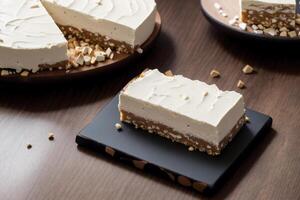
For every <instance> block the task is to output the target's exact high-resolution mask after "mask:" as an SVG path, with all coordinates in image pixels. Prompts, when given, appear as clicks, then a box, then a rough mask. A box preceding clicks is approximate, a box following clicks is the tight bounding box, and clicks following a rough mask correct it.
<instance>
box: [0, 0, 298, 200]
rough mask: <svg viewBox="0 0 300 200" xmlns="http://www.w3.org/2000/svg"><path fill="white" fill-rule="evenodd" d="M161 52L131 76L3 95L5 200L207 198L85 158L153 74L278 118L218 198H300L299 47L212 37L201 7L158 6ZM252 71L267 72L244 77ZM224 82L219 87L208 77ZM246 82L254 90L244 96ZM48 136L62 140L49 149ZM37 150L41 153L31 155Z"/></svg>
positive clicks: (168, 1)
mask: <svg viewBox="0 0 300 200" xmlns="http://www.w3.org/2000/svg"><path fill="white" fill-rule="evenodd" d="M158 9H159V11H160V13H161V16H162V20H163V29H162V33H161V35H160V37H159V38H158V40H157V43H156V44H155V45H154V46H153V48H152V49H151V50H150V51H149V52H147V53H146V54H145V55H144V56H143V57H142V58H141V59H139V60H138V61H136V62H135V63H132V64H131V65H130V66H127V67H126V68H124V69H123V70H120V71H118V72H114V73H110V74H107V75H105V76H98V77H97V78H95V79H90V80H82V81H79V82H74V83H59V84H56V85H53V86H47V85H28V86H26V87H21V86H17V87H7V86H3V85H1V93H0V130H1V131H0V198H1V199H5V200H6V199H22V200H23V199H38V200H40V199H72V200H76V199H87V200H89V199H130V200H134V199H172V200H174V199H199V198H201V199H206V198H208V197H204V196H202V195H200V194H199V193H196V192H193V191H190V190H187V189H185V188H183V187H180V186H177V185H176V184H174V183H171V182H168V181H166V180H162V179H161V178H157V177H155V176H152V175H147V174H146V175H145V174H143V173H142V172H140V171H138V170H136V169H134V168H131V167H127V166H124V165H122V164H119V163H117V162H115V161H111V160H108V159H106V158H103V157H101V156H97V155H96V154H94V153H92V152H90V151H87V150H84V149H78V147H77V145H76V144H75V142H74V140H75V136H76V134H77V133H78V132H79V131H80V130H81V129H82V128H83V127H84V126H85V125H87V124H88V123H89V122H90V121H91V120H92V119H93V117H94V116H95V115H96V113H97V112H98V111H99V110H101V108H103V106H104V105H105V104H106V103H107V102H108V101H109V100H110V99H111V98H112V97H113V96H114V95H115V94H116V93H117V92H118V91H119V90H120V89H121V88H122V87H123V86H124V84H126V82H127V81H129V80H130V79H131V78H132V77H134V76H135V75H137V74H138V73H140V72H141V71H142V70H143V68H145V67H152V68H154V67H157V68H160V69H161V70H163V71H164V70H166V69H169V68H170V69H172V71H173V72H174V73H176V74H183V75H185V76H187V77H189V78H192V79H199V80H202V81H206V82H208V83H216V84H217V85H218V86H219V87H220V88H222V89H229V90H237V91H239V92H242V93H243V94H244V97H245V101H246V104H247V106H248V107H250V108H252V109H255V110H257V111H260V112H263V113H266V114H268V115H270V116H272V117H273V119H274V122H273V130H272V131H270V132H269V133H267V134H266V136H265V137H263V138H262V139H261V141H260V142H259V143H258V145H257V146H255V148H254V149H253V151H251V152H250V154H249V156H248V157H247V158H246V159H245V160H244V161H243V162H242V163H241V165H240V166H239V167H238V169H237V170H236V171H235V172H234V174H232V177H231V178H230V179H229V180H228V181H227V182H226V183H225V185H224V186H223V187H222V188H221V189H220V190H219V191H218V193H217V194H216V195H214V196H212V197H210V198H211V199H224V198H227V199H272V200H274V199H300V193H299V190H300V184H299V183H300V153H299V150H300V136H299V134H300V132H299V130H300V115H299V114H300V56H299V51H298V50H297V49H298V48H295V47H296V45H295V46H294V47H292V46H286V45H283V44H273V45H271V44H261V43H255V42H253V41H250V42H247V41H242V40H237V39H234V38H230V37H228V36H226V35H224V34H222V33H219V32H217V31H216V30H215V29H214V28H212V27H211V26H210V25H209V24H208V22H207V21H206V20H205V19H204V17H203V16H202V13H201V11H200V5H199V2H198V1H197V0H188V1H179V0H177V1H174V0H158ZM245 64H250V65H252V66H254V67H255V68H256V69H257V71H258V73H257V74H254V75H244V74H243V73H242V72H241V68H242V67H243V66H244V65H245ZM213 68H216V69H218V70H219V71H220V72H221V74H222V76H221V78H220V79H217V80H212V79H211V78H210V77H209V72H210V71H211V70H212V69H213ZM239 79H241V80H243V81H245V83H246V85H247V89H245V90H239V89H237V88H236V83H237V81H238V80H239ZM48 132H53V133H54V134H55V141H53V142H50V141H49V140H48ZM29 143H30V144H32V145H33V147H32V149H30V150H28V149H27V148H26V145H27V144H29Z"/></svg>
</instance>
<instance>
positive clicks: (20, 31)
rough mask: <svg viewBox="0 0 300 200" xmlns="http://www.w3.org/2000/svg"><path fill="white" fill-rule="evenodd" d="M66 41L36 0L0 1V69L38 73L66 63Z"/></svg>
mask: <svg viewBox="0 0 300 200" xmlns="http://www.w3.org/2000/svg"><path fill="white" fill-rule="evenodd" d="M66 43H67V41H66V40H65V38H64V36H63V34H62V33H61V31H60V30H59V28H58V27H57V26H56V24H55V23H54V21H53V20H52V18H51V17H50V16H49V15H48V13H47V11H46V10H45V8H44V7H43V6H42V4H41V2H40V1H38V0H1V1H0V67H1V68H11V69H16V70H17V71H20V70H21V69H28V70H32V71H37V70H38V69H39V65H40V64H50V65H51V64H55V63H58V62H61V61H64V60H67V56H66V51H67V47H66Z"/></svg>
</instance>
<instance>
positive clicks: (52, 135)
mask: <svg viewBox="0 0 300 200" xmlns="http://www.w3.org/2000/svg"><path fill="white" fill-rule="evenodd" d="M48 139H49V140H50V141H53V140H54V134H53V133H49V134H48Z"/></svg>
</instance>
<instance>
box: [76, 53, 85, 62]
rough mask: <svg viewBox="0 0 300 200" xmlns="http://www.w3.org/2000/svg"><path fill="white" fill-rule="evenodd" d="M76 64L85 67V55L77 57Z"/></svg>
mask: <svg viewBox="0 0 300 200" xmlns="http://www.w3.org/2000/svg"><path fill="white" fill-rule="evenodd" d="M75 62H76V63H77V64H78V65H83V64H84V59H83V55H82V54H80V55H79V56H77V57H76V60H75Z"/></svg>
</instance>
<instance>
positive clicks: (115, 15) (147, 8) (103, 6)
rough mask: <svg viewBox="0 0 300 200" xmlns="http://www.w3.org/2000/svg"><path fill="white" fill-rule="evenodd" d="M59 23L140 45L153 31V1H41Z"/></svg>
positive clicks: (154, 9)
mask: <svg viewBox="0 0 300 200" xmlns="http://www.w3.org/2000/svg"><path fill="white" fill-rule="evenodd" d="M42 3H43V4H44V6H45V7H46V9H47V10H48V11H49V13H50V14H51V16H52V17H53V18H54V20H55V21H56V23H58V24H61V25H68V26H73V27H76V28H79V29H85V30H87V31H90V32H93V33H99V34H101V35H103V36H108V37H109V38H111V39H114V40H117V41H122V42H126V43H128V44H130V45H131V46H132V47H134V46H136V45H141V44H142V43H144V42H145V41H146V40H147V39H148V37H149V36H150V35H151V33H152V32H153V29H154V26H155V17H156V12H157V11H156V3H155V1H154V0H42Z"/></svg>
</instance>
